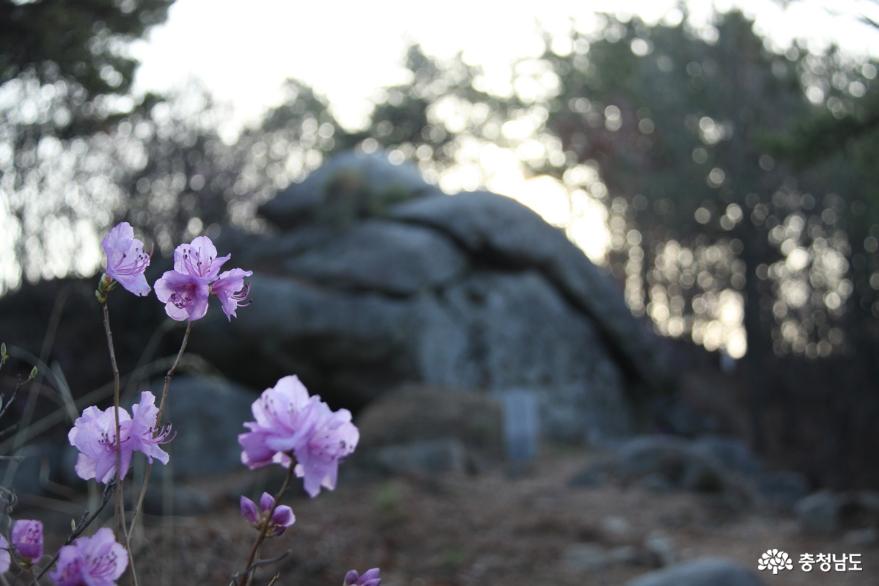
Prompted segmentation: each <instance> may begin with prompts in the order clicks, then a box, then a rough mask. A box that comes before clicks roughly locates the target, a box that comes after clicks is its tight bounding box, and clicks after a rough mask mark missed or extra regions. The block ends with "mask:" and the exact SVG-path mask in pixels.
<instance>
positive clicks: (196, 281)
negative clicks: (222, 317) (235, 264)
mask: <svg viewBox="0 0 879 586" xmlns="http://www.w3.org/2000/svg"><path fill="white" fill-rule="evenodd" d="M229 258H230V255H228V254H227V255H226V256H220V257H218V256H217V249H216V248H215V247H214V243H213V242H211V239H210V238H208V237H207V236H199V237H198V238H196V239H195V240H193V241H192V243H191V244H181V245H180V246H178V247H177V249H176V250H175V251H174V270H173V271H166V272H165V274H164V275H162V278H161V279H159V280H158V281H156V297H158V298H159V301H161V302H162V303H164V304H165V312H166V313H167V314H168V316H170V317H171V318H172V319H176V320H178V321H185V320H190V321H194V320H197V319H201V318H203V317H204V316H205V314H206V313H207V311H208V297H210V296H211V295H216V297H217V299H219V300H220V307H221V308H222V310H223V313H225V314H226V317H227V318H228V319H230V320H231V319H232V318H233V317H237V315H238V314H237V309H238V307H239V306H245V305H246V304H247V301H248V294H249V287H248V286H247V285H245V284H244V278H245V277H249V276H251V275H252V274H253V273H252V272H251V271H245V270H243V269H232V270H230V271H225V272H222V273H221V272H220V268H221V267H222V266H223V265H224V264H225V263H226V261H228V260H229Z"/></svg>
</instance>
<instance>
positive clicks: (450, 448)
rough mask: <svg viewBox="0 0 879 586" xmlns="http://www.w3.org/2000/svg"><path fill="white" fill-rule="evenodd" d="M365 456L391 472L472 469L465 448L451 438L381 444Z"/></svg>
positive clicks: (380, 467) (459, 470) (457, 471)
mask: <svg viewBox="0 0 879 586" xmlns="http://www.w3.org/2000/svg"><path fill="white" fill-rule="evenodd" d="M368 457H370V459H371V460H372V462H373V463H374V465H375V466H377V467H378V468H379V469H380V470H381V471H383V472H388V473H391V474H406V475H408V474H417V475H434V474H447V473H458V474H462V473H465V472H467V471H468V470H470V469H471V466H470V465H469V461H468V456H467V450H466V448H465V447H464V445H463V444H462V443H461V442H460V441H459V440H457V439H454V438H439V439H432V440H423V441H417V442H412V443H408V444H402V445H393V446H383V447H381V448H377V449H376V450H375V451H374V453H372V454H368Z"/></svg>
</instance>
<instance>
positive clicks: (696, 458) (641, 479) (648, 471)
mask: <svg viewBox="0 0 879 586" xmlns="http://www.w3.org/2000/svg"><path fill="white" fill-rule="evenodd" d="M608 482H617V483H620V484H623V485H630V484H636V485H639V486H642V487H644V488H648V489H651V490H656V491H675V490H684V491H690V492H697V493H703V494H710V495H717V496H719V497H722V498H723V499H724V500H725V502H727V504H730V505H735V506H740V505H744V504H746V503H748V502H750V501H751V500H752V498H753V494H752V489H751V486H750V485H749V484H748V483H747V481H746V480H745V479H743V478H741V477H740V476H739V475H736V474H734V473H732V472H730V470H729V469H728V468H727V467H726V465H725V464H724V462H723V460H722V459H721V458H719V457H717V456H716V455H715V454H713V453H712V452H711V451H709V450H706V449H705V447H704V444H702V443H700V442H698V441H696V442H693V441H690V440H687V439H684V438H679V437H673V436H665V435H645V436H639V437H636V438H633V439H631V440H628V441H625V442H622V443H620V444H619V445H617V446H616V447H615V448H613V449H611V450H610V452H609V454H607V455H606V456H605V457H603V458H600V459H598V460H597V461H596V462H593V463H592V464H590V465H589V466H588V467H587V468H586V469H584V470H583V471H582V472H580V473H578V474H577V475H575V476H574V477H573V478H572V479H571V481H570V484H571V485H572V486H581V487H594V486H600V485H604V484H606V483H608Z"/></svg>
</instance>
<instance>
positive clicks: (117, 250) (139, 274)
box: [101, 222, 150, 297]
mask: <svg viewBox="0 0 879 586" xmlns="http://www.w3.org/2000/svg"><path fill="white" fill-rule="evenodd" d="M101 248H102V249H103V250H104V254H105V255H106V256H107V269H106V271H105V272H106V276H107V277H109V278H111V279H112V280H114V281H116V282H117V283H119V284H120V285H122V286H123V287H124V288H125V289H126V290H128V291H130V292H131V293H134V294H135V295H139V296H141V297H143V296H144V295H146V294H148V293H149V292H150V286H149V285H148V284H147V280H146V277H145V276H144V274H143V273H144V271H145V270H146V268H147V267H148V266H150V255H149V254H147V253H145V252H144V251H143V242H141V241H140V240H138V239H136V238H135V237H134V228H132V227H131V224H129V223H128V222H122V223H120V224H116V225H115V226H114V227H113V229H112V230H110V231H109V232H108V233H107V235H106V236H104V239H103V240H101Z"/></svg>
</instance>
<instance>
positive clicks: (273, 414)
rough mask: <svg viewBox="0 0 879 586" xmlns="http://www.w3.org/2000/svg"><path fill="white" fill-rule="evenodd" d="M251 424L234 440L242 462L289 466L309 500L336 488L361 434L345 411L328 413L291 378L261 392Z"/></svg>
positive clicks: (323, 404) (324, 407) (294, 378)
mask: <svg viewBox="0 0 879 586" xmlns="http://www.w3.org/2000/svg"><path fill="white" fill-rule="evenodd" d="M251 410H252V412H253V417H254V419H255V421H248V422H246V423H245V424H244V426H245V427H246V428H247V429H248V430H249V431H248V432H245V433H242V434H240V435H239V436H238V442H239V443H240V444H241V447H242V449H243V451H242V453H241V461H242V463H244V464H245V465H246V466H248V467H250V468H261V467H263V466H268V465H270V464H273V463H274V464H280V465H282V466H284V467H290V466H292V465H293V456H295V460H296V467H295V469H294V472H295V473H296V475H297V476H298V477H300V478H303V484H304V487H305V491H306V492H307V493H308V494H309V495H310V496H312V497H315V496H317V495H318V494H320V491H321V488H326V489H329V490H333V489H334V488H335V487H336V477H337V473H338V466H339V461H340V460H341V459H343V458H345V457H346V456H348V455H349V454H351V453H352V452H353V451H354V448H356V447H357V442H358V440H359V439H360V434H359V432H358V431H357V427H355V425H354V424H353V423H352V422H351V413H350V412H349V411H348V410H347V409H340V410H338V411H332V410H331V409H330V407H329V406H328V405H327V404H326V403H324V402H323V401H321V399H320V396H318V395H314V396H309V394H308V390H306V388H305V386H304V385H303V384H302V383H301V382H300V381H299V379H298V378H297V377H295V376H285V377H284V378H282V379H281V380H279V381H278V382H277V384H276V385H275V386H274V387H273V388H270V389H266V390H265V391H263V393H262V395H260V397H259V399H257V400H256V401H255V402H254V403H253V406H252V408H251Z"/></svg>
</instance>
